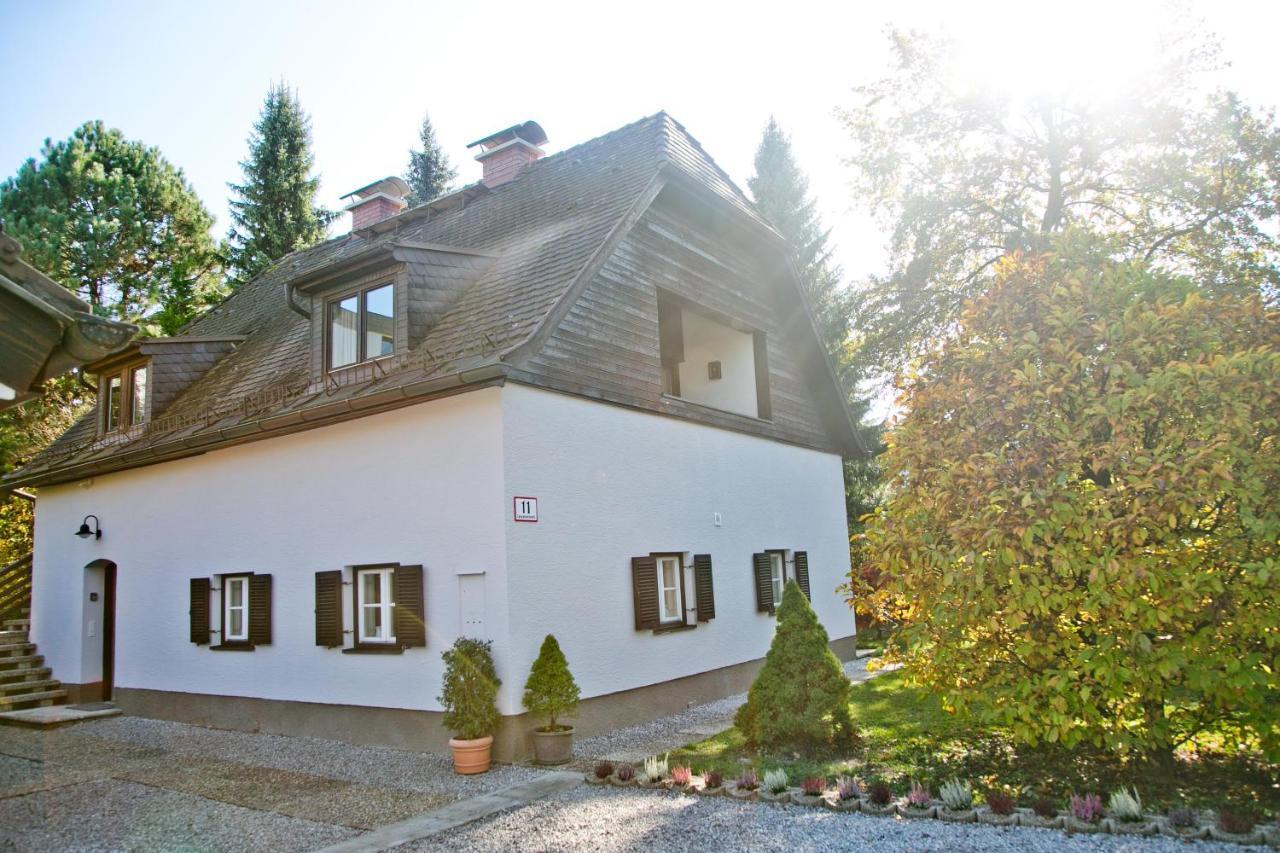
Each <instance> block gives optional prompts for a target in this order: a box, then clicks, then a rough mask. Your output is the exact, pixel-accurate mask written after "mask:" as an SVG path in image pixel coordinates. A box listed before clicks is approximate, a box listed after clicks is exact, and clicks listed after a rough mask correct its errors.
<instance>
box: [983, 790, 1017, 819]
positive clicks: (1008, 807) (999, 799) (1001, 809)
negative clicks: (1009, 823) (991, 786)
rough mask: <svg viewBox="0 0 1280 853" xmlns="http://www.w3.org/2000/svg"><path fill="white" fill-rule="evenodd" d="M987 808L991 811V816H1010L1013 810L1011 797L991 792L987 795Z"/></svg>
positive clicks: (999, 792)
mask: <svg viewBox="0 0 1280 853" xmlns="http://www.w3.org/2000/svg"><path fill="white" fill-rule="evenodd" d="M987 808H989V809H991V813H992V814H998V815H1001V816H1007V815H1011V814H1013V808H1014V801H1013V797H1011V796H1009V795H1008V794H1006V793H1003V792H1001V791H992V792H991V793H990V794H987Z"/></svg>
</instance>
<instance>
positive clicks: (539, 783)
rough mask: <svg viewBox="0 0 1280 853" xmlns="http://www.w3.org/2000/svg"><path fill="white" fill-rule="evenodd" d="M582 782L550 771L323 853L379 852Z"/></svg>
mask: <svg viewBox="0 0 1280 853" xmlns="http://www.w3.org/2000/svg"><path fill="white" fill-rule="evenodd" d="M581 784H582V774H581V773H575V772H565V771H559V772H549V773H546V774H544V775H543V776H542V777H541V778H538V779H534V780H532V781H530V782H524V783H522V784H520V785H513V786H512V787H510V788H504V789H502V790H501V791H494V792H493V793H492V794H483V795H481V796H479V797H472V798H471V799H469V800H459V801H458V802H456V803H451V804H449V805H447V806H445V807H444V808H440V809H436V810H435V811H429V812H426V813H425V814H420V815H418V816H417V817H411V818H409V819H408V820H402V821H400V822H399V823H393V824H391V825H389V826H384V827H381V828H379V829H376V830H374V831H373V832H369V833H366V834H364V835H358V836H356V837H355V838H351V839H348V840H347V841H343V842H342V843H340V844H335V845H333V846H332V847H326V848H325V849H324V851H323V853H376V851H381V850H387V849H389V848H392V847H396V846H398V845H400V844H406V843H408V842H410V841H420V840H422V839H424V838H430V837H431V836H433V835H437V834H439V833H441V832H444V831H446V830H450V829H455V828H457V827H459V826H462V825H464V824H468V823H471V822H472V821H475V820H480V819H481V818H486V817H490V816H492V815H495V814H497V813H498V812H501V811H506V810H507V809H514V808H520V807H522V806H527V805H529V804H531V803H533V802H536V801H537V800H540V799H542V798H543V797H549V796H551V795H553V794H558V793H561V792H562V791H567V790H569V789H570V788H573V787H576V786H578V785H581Z"/></svg>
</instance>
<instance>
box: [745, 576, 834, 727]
mask: <svg viewBox="0 0 1280 853" xmlns="http://www.w3.org/2000/svg"><path fill="white" fill-rule="evenodd" d="M827 642H828V637H827V632H826V630H825V629H824V628H823V627H822V624H821V623H820V622H819V621H818V616H817V614H816V613H814V612H813V608H812V607H810V606H809V599H807V598H805V595H804V593H803V592H801V591H800V586H799V584H797V583H796V582H795V581H794V580H792V581H788V582H787V585H786V588H785V590H784V591H783V593H782V604H781V605H780V606H779V607H778V627H777V630H775V631H774V634H773V643H772V644H771V645H770V646H769V653H768V655H766V657H765V662H764V666H763V667H762V668H761V669H760V674H759V675H757V676H756V680H755V681H754V682H753V683H752V685H751V690H750V691H749V692H748V693H747V702H746V704H744V705H743V706H742V707H741V708H739V709H738V713H737V715H736V716H735V717H734V724H735V725H736V726H737V727H738V730H739V731H740V732H742V735H743V737H744V738H746V740H747V742H748V743H750V744H752V745H753V746H757V747H761V748H764V749H768V750H778V749H797V750H805V749H810V748H813V747H818V746H823V745H829V744H835V745H838V746H847V745H849V744H851V743H853V741H854V740H855V739H856V733H855V729H854V725H853V717H852V716H851V715H850V713H849V691H850V690H851V689H852V685H851V684H850V683H849V677H848V676H847V675H845V673H844V667H843V666H842V665H841V664H840V661H839V660H838V659H837V658H836V656H835V655H834V654H833V653H832V651H831V649H830V647H829V646H828V645H827Z"/></svg>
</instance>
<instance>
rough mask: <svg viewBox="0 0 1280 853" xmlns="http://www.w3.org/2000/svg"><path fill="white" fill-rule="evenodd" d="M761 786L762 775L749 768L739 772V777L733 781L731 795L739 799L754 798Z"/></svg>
mask: <svg viewBox="0 0 1280 853" xmlns="http://www.w3.org/2000/svg"><path fill="white" fill-rule="evenodd" d="M759 788H760V777H759V776H757V775H756V771H754V770H752V769H750V768H747V769H746V770H743V771H742V772H741V773H739V774H738V778H737V779H735V780H734V781H733V788H732V789H731V790H730V791H729V796H731V797H733V798H734V799H737V800H754V799H755V798H756V796H757V794H758V791H759Z"/></svg>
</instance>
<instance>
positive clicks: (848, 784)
mask: <svg viewBox="0 0 1280 853" xmlns="http://www.w3.org/2000/svg"><path fill="white" fill-rule="evenodd" d="M860 793H862V786H861V785H859V784H858V780H857V779H854V778H853V777H852V776H841V777H840V778H839V779H837V780H836V796H837V797H839V798H840V802H842V803H843V802H846V801H848V800H853V799H857V797H858V794H860Z"/></svg>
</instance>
